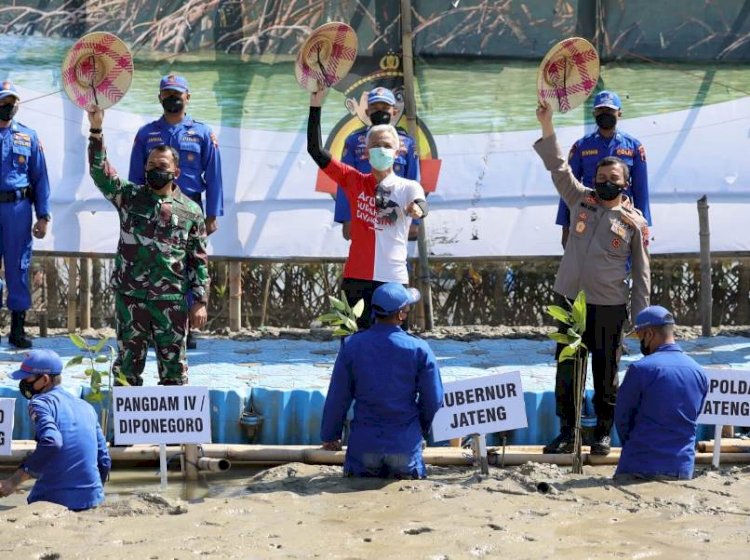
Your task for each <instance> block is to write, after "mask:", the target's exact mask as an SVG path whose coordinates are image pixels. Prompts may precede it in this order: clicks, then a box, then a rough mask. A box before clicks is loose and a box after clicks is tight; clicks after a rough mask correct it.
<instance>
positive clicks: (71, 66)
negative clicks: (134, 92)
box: [62, 32, 133, 109]
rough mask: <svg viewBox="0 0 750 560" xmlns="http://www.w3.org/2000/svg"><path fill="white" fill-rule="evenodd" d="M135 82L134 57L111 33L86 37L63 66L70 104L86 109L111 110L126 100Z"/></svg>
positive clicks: (73, 49)
mask: <svg viewBox="0 0 750 560" xmlns="http://www.w3.org/2000/svg"><path fill="white" fill-rule="evenodd" d="M132 80H133V55H132V54H131V52H130V49H128V46H127V45H126V44H125V43H123V42H122V41H121V40H120V39H119V38H117V37H116V36H115V35H112V34H111V33H103V32H95V33H89V34H88V35H84V36H83V37H81V38H80V39H78V41H76V42H75V44H74V45H73V46H72V47H71V48H70V50H69V51H68V54H66V55H65V59H64V60H63V64H62V82H63V89H65V93H67V94H68V97H69V98H70V100H71V101H72V102H73V103H75V104H76V105H78V106H79V107H80V108H82V109H85V108H86V107H88V106H89V105H91V104H92V103H93V104H96V105H98V106H99V107H101V108H102V109H106V108H107V107H111V106H112V105H114V104H115V103H117V102H118V101H120V99H122V98H123V97H124V96H125V93H126V92H127V91H128V89H129V88H130V83H131V82H132Z"/></svg>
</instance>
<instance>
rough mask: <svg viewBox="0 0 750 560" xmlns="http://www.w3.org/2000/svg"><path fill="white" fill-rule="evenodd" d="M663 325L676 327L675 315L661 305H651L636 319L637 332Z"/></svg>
mask: <svg viewBox="0 0 750 560" xmlns="http://www.w3.org/2000/svg"><path fill="white" fill-rule="evenodd" d="M663 325H674V315H672V312H671V311H669V309H667V308H666V307H662V306H661V305H650V306H648V307H647V308H646V309H644V310H643V311H641V312H640V313H639V314H638V316H637V317H636V318H635V332H639V331H642V330H643V329H647V328H649V327H661V326H663Z"/></svg>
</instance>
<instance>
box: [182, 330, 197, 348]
mask: <svg viewBox="0 0 750 560" xmlns="http://www.w3.org/2000/svg"><path fill="white" fill-rule="evenodd" d="M185 347H186V348H187V349H188V350H195V349H196V348H198V343H197V342H196V340H195V337H194V336H193V332H192V331H188V334H187V339H186V340H185Z"/></svg>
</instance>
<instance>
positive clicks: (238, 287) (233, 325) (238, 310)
mask: <svg viewBox="0 0 750 560" xmlns="http://www.w3.org/2000/svg"><path fill="white" fill-rule="evenodd" d="M241 328H242V263H241V262H240V261H230V263H229V330H230V331H232V332H237V331H239V330H240V329H241Z"/></svg>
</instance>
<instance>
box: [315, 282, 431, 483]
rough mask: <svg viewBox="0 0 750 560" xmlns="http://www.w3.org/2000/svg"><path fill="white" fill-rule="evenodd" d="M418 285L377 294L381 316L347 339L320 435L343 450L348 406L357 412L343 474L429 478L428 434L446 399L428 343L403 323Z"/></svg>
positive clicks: (387, 287)
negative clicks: (424, 450)
mask: <svg viewBox="0 0 750 560" xmlns="http://www.w3.org/2000/svg"><path fill="white" fill-rule="evenodd" d="M418 300H419V292H418V291H417V290H415V289H407V288H405V287H404V286H402V285H401V284H398V283H395V282H389V283H386V284H383V285H381V286H379V287H378V288H377V289H376V290H375V292H374V293H373V296H372V309H373V314H374V315H375V323H374V324H373V325H372V326H371V327H370V328H369V329H367V330H364V331H360V332H358V333H356V334H353V335H351V336H349V337H347V338H345V339H344V340H343V341H342V344H341V350H340V351H339V354H338V357H337V358H336V364H335V365H334V368H333V375H332V376H331V383H330V386H329V387H328V395H327V396H326V402H325V406H324V408H323V421H322V425H321V429H320V437H321V439H322V440H323V447H324V449H330V450H333V449H341V441H340V438H341V432H342V430H343V428H344V421H345V420H346V415H347V412H348V411H349V407H350V406H351V404H352V401H354V402H355V405H354V418H353V420H352V422H351V434H350V436H349V444H348V447H347V451H346V460H345V462H344V474H347V475H349V476H363V477H381V478H424V477H425V476H426V474H427V473H426V470H425V466H424V461H423V460H422V439H423V437H424V438H425V439H426V437H427V433H428V432H429V430H430V426H431V424H432V419H433V417H434V416H435V413H436V412H437V410H438V409H439V408H440V406H441V405H442V402H443V383H442V381H441V379H440V370H439V369H438V365H437V361H436V360H435V355H434V354H433V353H432V350H431V349H430V347H429V346H428V345H427V343H426V342H425V341H424V340H422V339H420V338H417V337H416V336H413V335H411V334H409V333H406V332H404V331H403V330H402V329H401V327H400V326H399V325H400V324H401V323H402V322H403V321H404V319H406V316H407V314H408V313H409V310H410V307H411V305H413V304H414V303H416V302H417V301H418Z"/></svg>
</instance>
